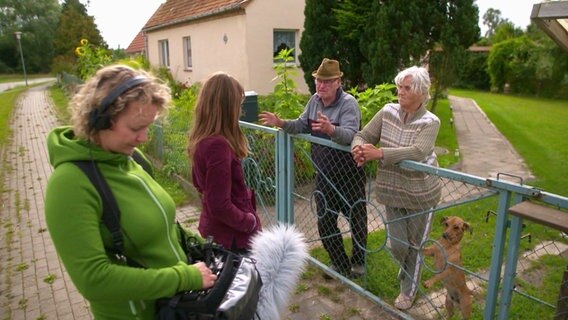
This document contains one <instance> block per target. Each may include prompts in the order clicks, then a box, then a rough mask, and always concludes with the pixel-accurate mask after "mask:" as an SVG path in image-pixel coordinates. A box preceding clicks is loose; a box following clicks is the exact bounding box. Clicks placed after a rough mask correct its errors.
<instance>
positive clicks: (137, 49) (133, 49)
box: [126, 31, 146, 54]
mask: <svg viewBox="0 0 568 320" xmlns="http://www.w3.org/2000/svg"><path fill="white" fill-rule="evenodd" d="M145 38H146V37H145V36H144V33H143V32H142V31H140V32H138V34H137V35H136V37H134V39H133V40H132V42H130V45H129V46H128V48H126V53H131V54H134V53H141V52H144V51H145V50H146V45H145Z"/></svg>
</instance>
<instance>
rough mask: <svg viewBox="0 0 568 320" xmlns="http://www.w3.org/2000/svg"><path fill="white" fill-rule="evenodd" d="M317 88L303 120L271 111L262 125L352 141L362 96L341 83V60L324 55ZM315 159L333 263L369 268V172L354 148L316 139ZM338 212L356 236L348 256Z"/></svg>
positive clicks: (356, 271)
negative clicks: (359, 162) (339, 147)
mask: <svg viewBox="0 0 568 320" xmlns="http://www.w3.org/2000/svg"><path fill="white" fill-rule="evenodd" d="M312 76H313V77H314V81H315V85H316V93H315V94H314V95H313V96H312V97H311V98H310V100H309V101H308V104H307V105H306V108H305V110H304V112H303V113H302V114H301V115H300V117H299V118H298V119H295V120H282V119H280V118H279V117H278V116H277V115H276V114H274V113H271V112H262V113H261V114H260V119H261V121H262V123H263V124H265V125H271V126H276V127H280V128H282V129H283V130H284V131H286V132H287V133H291V134H295V133H309V134H311V135H312V136H316V137H320V138H324V139H330V140H331V141H333V142H335V143H338V144H342V145H350V144H351V141H352V140H353V137H354V136H355V133H357V131H358V130H359V129H360V127H361V111H360V110H359V105H358V104H357V100H355V98H354V97H353V96H351V95H350V94H348V93H346V92H344V91H343V89H342V88H341V76H343V72H341V70H340V69H339V62H338V61H337V60H332V59H327V58H324V59H323V61H322V63H321V65H320V66H319V68H318V69H317V70H316V71H314V72H313V73H312ZM312 160H313V162H314V165H315V169H316V173H317V174H316V190H315V195H316V207H317V217H318V231H319V235H320V237H321V240H322V243H323V246H324V248H325V249H326V251H327V253H328V254H329V258H330V260H331V268H332V269H334V270H335V271H337V272H339V273H341V274H343V275H344V276H348V277H358V276H361V275H363V274H364V273H365V247H366V245H367V209H366V207H365V203H364V201H363V200H365V174H364V171H363V170H362V168H358V167H357V165H356V163H355V161H354V160H353V158H352V157H351V154H350V153H349V152H344V151H341V150H337V149H333V148H330V147H327V146H323V145H319V144H316V143H313V144H312ZM339 214H343V215H344V216H345V217H346V218H347V219H348V220H349V223H350V226H351V234H352V239H353V250H352V257H351V259H349V257H348V256H347V254H346V252H345V247H344V245H343V238H342V236H341V231H340V230H339V228H338V226H337V219H338V217H339Z"/></svg>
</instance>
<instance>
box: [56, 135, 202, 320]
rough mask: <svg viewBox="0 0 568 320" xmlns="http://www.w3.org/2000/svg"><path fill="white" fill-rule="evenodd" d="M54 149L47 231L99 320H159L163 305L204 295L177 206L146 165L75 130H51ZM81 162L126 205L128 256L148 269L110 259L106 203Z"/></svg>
mask: <svg viewBox="0 0 568 320" xmlns="http://www.w3.org/2000/svg"><path fill="white" fill-rule="evenodd" d="M47 148H48V153H49V161H50V163H51V165H52V166H53V167H54V168H55V170H54V172H53V173H52V175H51V176H50V178H49V182H48V184H47V190H46V194H45V215H46V221H47V227H48V230H49V234H50V235H51V238H52V240H53V244H54V245H55V248H56V250H57V253H58V255H59V257H60V258H61V261H62V262H63V265H64V266H65V269H66V270H67V272H68V273H69V276H70V277H71V280H72V281H73V283H74V284H75V286H76V287H77V289H78V290H79V292H80V293H81V294H82V295H83V296H84V297H85V299H87V300H88V301H89V303H90V306H91V311H92V313H93V315H94V316H95V319H154V312H155V307H154V304H155V300H156V299H158V298H162V297H169V296H173V295H174V294H175V293H176V292H179V291H185V290H192V289H198V288H201V285H202V280H201V274H200V272H199V270H198V269H197V268H196V267H194V266H191V265H188V264H186V263H185V261H187V259H186V256H185V253H184V252H183V250H182V248H181V246H180V245H179V242H178V237H179V235H178V231H177V228H176V225H175V221H174V220H175V211H176V208H175V204H174V202H173V200H172V199H171V197H170V196H169V195H168V193H167V192H166V191H165V190H164V189H163V188H162V187H161V186H160V185H159V184H158V183H157V182H156V181H154V180H153V179H152V177H150V175H149V174H148V173H146V171H144V169H142V167H141V166H140V165H138V164H137V163H136V162H135V161H134V160H133V159H132V158H131V157H130V156H127V155H124V154H118V153H111V152H108V151H105V150H103V149H101V148H99V147H98V146H96V145H94V144H91V143H89V142H87V141H84V140H80V139H77V138H75V136H74V134H73V131H72V129H71V128H69V127H60V128H56V129H54V130H53V131H51V132H50V133H49V135H48V137H47ZM75 160H92V161H95V162H96V163H97V166H98V167H99V169H100V171H101V173H102V175H103V177H104V179H105V180H106V181H107V183H108V184H109V186H110V188H111V190H112V192H113V194H114V197H115V198H116V201H117V203H118V207H119V210H120V213H121V218H120V224H121V227H122V234H123V238H124V253H125V256H126V257H128V258H129V259H131V260H134V261H136V262H137V263H139V264H141V265H143V266H145V267H146V268H135V267H130V266H127V265H125V264H124V263H122V262H120V261H118V260H117V259H116V258H114V257H113V256H112V255H109V254H107V251H106V250H105V247H106V248H112V242H111V239H110V234H109V232H108V230H107V229H106V227H105V226H104V225H103V224H102V220H101V219H102V208H103V206H102V200H101V197H100V196H99V193H98V192H97V190H96V189H95V187H94V186H93V185H92V184H91V182H90V181H89V178H88V177H87V176H86V175H85V174H84V173H83V172H82V171H81V169H79V167H77V166H76V165H75V164H73V163H72V162H71V161H75Z"/></svg>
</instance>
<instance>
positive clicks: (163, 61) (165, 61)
mask: <svg viewBox="0 0 568 320" xmlns="http://www.w3.org/2000/svg"><path fill="white" fill-rule="evenodd" d="M158 47H159V49H160V52H159V58H160V65H161V66H164V67H169V66H170V48H169V45H168V40H160V41H158Z"/></svg>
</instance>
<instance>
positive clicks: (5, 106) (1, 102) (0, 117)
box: [0, 86, 27, 149]
mask: <svg viewBox="0 0 568 320" xmlns="http://www.w3.org/2000/svg"><path fill="white" fill-rule="evenodd" d="M26 89H27V88H26V87H25V86H20V87H16V88H13V89H10V90H8V91H4V92H2V93H0V149H2V148H3V147H4V144H5V143H6V141H7V139H8V138H9V137H10V126H9V124H10V116H11V115H12V111H13V110H14V107H15V105H16V100H17V99H18V97H19V96H20V94H21V93H22V92H23V91H24V90H26Z"/></svg>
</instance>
